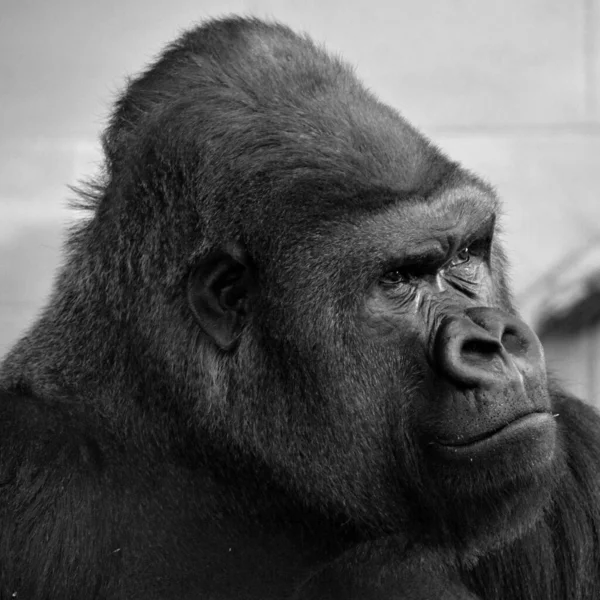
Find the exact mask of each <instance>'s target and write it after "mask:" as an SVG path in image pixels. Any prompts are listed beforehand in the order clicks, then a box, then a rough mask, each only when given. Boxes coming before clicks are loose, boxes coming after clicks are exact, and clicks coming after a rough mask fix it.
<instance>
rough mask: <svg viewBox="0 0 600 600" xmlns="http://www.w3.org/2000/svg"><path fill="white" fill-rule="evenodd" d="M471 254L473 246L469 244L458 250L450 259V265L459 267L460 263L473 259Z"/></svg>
mask: <svg viewBox="0 0 600 600" xmlns="http://www.w3.org/2000/svg"><path fill="white" fill-rule="evenodd" d="M471 256H472V253H471V248H470V247H469V246H466V247H465V248H463V249H462V250H460V251H459V252H457V253H456V254H455V256H454V257H453V258H452V259H451V260H450V266H451V267H457V266H458V265H463V264H465V263H468V262H469V260H471Z"/></svg>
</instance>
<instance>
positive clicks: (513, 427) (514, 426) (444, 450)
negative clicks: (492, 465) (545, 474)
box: [433, 413, 556, 459]
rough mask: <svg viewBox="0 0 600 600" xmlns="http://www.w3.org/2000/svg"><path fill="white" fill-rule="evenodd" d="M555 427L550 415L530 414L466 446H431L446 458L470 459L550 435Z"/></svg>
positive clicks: (435, 444) (437, 443)
mask: <svg viewBox="0 0 600 600" xmlns="http://www.w3.org/2000/svg"><path fill="white" fill-rule="evenodd" d="M555 426H556V423H555V420H554V417H553V416H552V415H551V414H550V413H530V414H528V415H525V416H524V417H521V418H519V419H516V420H514V421H512V422H511V423H508V425H505V426H504V427H502V429H499V430H497V431H495V432H493V433H491V434H490V435H489V436H488V437H484V438H483V439H479V440H477V441H475V442H470V443H466V444H447V443H446V444H442V443H440V442H434V443H433V446H435V447H436V450H438V452H440V453H441V454H443V455H445V456H446V457H447V458H456V459H460V458H470V457H473V456H474V455H478V454H481V453H485V452H487V451H489V450H492V449H496V448H497V447H498V446H505V445H507V444H512V443H515V442H518V441H519V440H521V439H523V438H533V437H539V436H545V435H548V434H550V433H551V432H552V431H553V430H554V428H555Z"/></svg>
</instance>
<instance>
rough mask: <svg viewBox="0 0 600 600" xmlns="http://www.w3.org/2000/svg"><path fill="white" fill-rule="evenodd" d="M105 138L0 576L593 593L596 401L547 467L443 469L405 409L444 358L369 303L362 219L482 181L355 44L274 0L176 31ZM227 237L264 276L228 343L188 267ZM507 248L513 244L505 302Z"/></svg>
mask: <svg viewBox="0 0 600 600" xmlns="http://www.w3.org/2000/svg"><path fill="white" fill-rule="evenodd" d="M104 150H105V155H106V168H105V173H104V175H103V177H101V178H100V180H99V181H98V182H97V183H96V184H94V185H92V186H90V188H89V189H88V191H87V192H86V193H85V194H84V196H85V198H84V204H85V205H86V207H87V208H89V209H90V210H92V211H93V213H92V216H91V217H90V218H89V219H88V220H86V221H85V222H84V223H83V224H82V225H80V226H78V227H77V229H76V230H75V231H73V232H72V234H71V237H70V239H69V242H68V248H67V250H68V253H67V260H66V264H65V266H64V267H63V268H62V269H61V271H60V274H59V276H58V278H57V281H56V284H55V287H54V292H53V295H52V298H51V300H50V302H49V303H48V305H47V307H46V308H45V309H44V311H43V313H42V314H41V316H40V318H39V319H38V321H37V322H36V323H35V325H34V326H33V327H32V329H31V330H30V331H29V332H28V333H27V334H26V335H25V336H24V337H23V338H22V339H21V341H20V342H19V343H18V344H17V345H16V346H15V348H14V349H13V350H12V352H11V353H10V354H9V356H8V357H7V358H6V360H5V362H4V364H3V366H2V371H1V372H2V377H1V381H2V386H3V389H4V390H5V391H4V392H3V393H2V396H1V397H0V594H1V598H2V599H4V598H10V597H12V595H13V593H15V592H16V593H17V594H18V595H17V596H15V597H17V598H27V599H36V600H37V599H40V600H41V599H46V598H61V599H70V598H73V599H75V598H90V599H92V598H127V599H132V598H143V599H145V600H148V599H153V598H178V599H183V598H215V599H220V598H222V599H226V598H236V599H237V598H256V599H261V600H266V599H268V598H277V599H279V598H294V599H296V600H301V599H309V598H322V599H325V598H331V599H333V598H357V599H358V598H361V599H365V600H368V599H369V598H370V599H372V600H375V599H378V598H381V599H383V598H387V599H389V598H395V599H396V600H401V599H410V598H412V599H413V600H417V599H420V598H447V599H448V600H451V599H453V598H454V599H460V598H462V599H463V600H466V599H468V598H473V597H474V596H473V595H472V593H475V594H480V595H481V597H483V598H486V599H488V598H499V599H500V598H503V599H506V598H511V599H513V598H514V599H521V600H526V599H527V600H529V599H533V598H539V599H540V600H542V599H543V600H547V599H549V598H552V599H555V600H563V599H564V598H569V599H573V600H584V599H585V600H593V599H596V598H599V597H600V572H599V569H600V567H599V565H600V539H599V532H598V526H599V524H600V439H599V433H600V420H599V418H598V416H597V415H596V413H595V412H593V411H592V410H591V409H589V408H588V407H586V406H584V405H583V404H582V403H581V402H579V401H577V400H574V399H570V398H565V397H563V395H562V394H561V393H559V392H551V393H552V399H553V407H554V410H555V412H557V413H559V417H558V429H559V432H558V446H557V452H556V457H555V462H554V466H553V469H552V470H551V471H549V472H543V473H540V475H539V477H536V478H534V481H533V482H530V483H529V484H528V485H530V487H527V486H526V485H525V484H524V483H521V482H520V481H519V480H517V481H516V482H511V483H510V485H507V486H506V488H503V490H502V492H501V493H498V491H497V490H495V489H493V486H491V484H490V483H489V481H488V479H487V477H488V475H487V474H488V470H482V471H481V472H480V473H477V472H475V473H467V474H465V477H464V478H460V479H456V478H453V477H454V476H453V475H452V474H447V473H446V472H445V471H444V469H440V470H439V471H435V472H434V473H433V474H432V473H430V472H429V470H428V469H429V465H427V464H426V459H425V458H424V456H423V451H422V449H420V448H419V445H418V442H417V440H416V436H415V434H414V432H413V430H412V428H411V423H412V421H411V419H412V417H411V410H412V406H413V405H414V404H416V403H418V402H421V401H422V400H423V398H426V397H427V394H428V390H427V385H428V384H427V379H426V377H425V376H424V375H423V372H424V371H423V370H422V369H421V368H420V366H419V363H418V361H414V360H413V357H411V355H410V352H407V351H403V352H396V353H394V355H391V354H381V352H380V351H378V350H376V346H375V345H373V344H371V343H370V342H368V341H364V340H363V339H362V338H361V334H360V331H359V329H358V327H357V326H356V324H355V323H353V322H352V321H351V320H350V319H349V315H350V314H352V310H351V309H353V308H356V303H357V302H358V300H357V298H358V291H357V290H358V289H360V286H359V282H361V281H363V280H364V279H365V278H366V273H367V271H368V269H369V268H370V267H371V265H370V263H369V262H368V261H369V260H375V258H376V257H374V256H373V257H371V254H370V249H371V246H370V243H371V240H369V239H365V237H364V236H362V237H361V234H360V232H361V229H362V227H363V223H366V222H367V221H368V219H369V218H370V217H371V216H372V215H377V214H381V213H382V211H385V210H386V208H387V207H388V206H390V205H393V204H394V203H397V202H400V201H402V200H403V199H404V198H407V199H410V198H413V197H414V194H415V193H416V192H418V194H419V196H420V197H422V198H423V199H427V198H428V197H429V196H431V195H433V194H436V193H441V192H443V191H444V190H451V189H453V187H454V186H455V185H457V182H458V183H461V184H465V185H466V184H472V185H473V186H476V187H477V188H478V189H482V190H487V188H485V186H483V184H481V183H480V182H478V181H477V180H476V179H475V178H474V177H472V176H470V175H469V174H467V173H465V172H464V171H462V170H461V169H460V168H459V167H458V166H457V165H456V164H454V163H452V162H450V161H449V160H447V159H446V158H445V157H444V156H443V155H442V154H441V153H439V152H438V151H437V150H436V149H435V148H434V147H433V146H432V145H430V144H429V143H428V142H427V141H426V140H425V139H424V138H423V137H422V136H421V135H420V134H418V133H417V132H416V131H415V130H414V129H413V128H412V127H411V126H410V125H409V124H408V123H406V121H404V120H403V119H402V118H400V117H399V116H398V115H397V113H395V112H394V111H392V110H391V109H390V108H388V107H387V106H385V105H382V104H381V103H379V102H378V101H377V100H376V99H375V98H374V97H373V96H372V95H371V94H370V93H369V92H367V91H366V90H365V89H364V88H363V87H362V86H361V85H360V84H359V83H358V82H357V80H356V79H355V77H354V76H353V74H352V72H351V71H350V70H349V69H348V67H347V66H346V65H345V64H343V63H342V62H340V61H338V60H335V59H332V58H331V57H329V56H328V55H326V54H325V53H324V51H322V50H321V49H319V48H318V47H316V46H315V45H314V44H313V43H312V42H311V41H309V40H308V39H306V38H303V37H299V36H297V35H295V34H293V33H292V32H291V31H290V30H288V29H287V28H285V27H282V26H280V25H271V24H265V23H262V22H260V21H255V20H243V19H227V20H222V21H213V22H210V23H207V24H206V25H204V26H203V27H200V28H198V29H194V30H192V31H190V32H188V33H187V34H185V35H184V36H183V37H182V38H181V39H179V40H178V41H177V42H176V43H175V44H173V45H172V46H170V47H169V48H168V49H167V51H166V52H165V53H164V55H163V56H162V58H161V59H160V60H159V61H158V62H157V63H156V64H154V65H153V66H152V67H151V68H150V69H149V70H148V71H147V72H146V73H145V74H143V75H142V76H141V77H139V78H137V79H135V80H134V81H132V82H131V83H130V85H129V87H128V89H127V91H126V93H125V94H124V95H123V96H122V97H121V99H120V100H119V101H118V103H117V106H116V109H115V112H114V114H113V117H112V119H111V122H110V125H109V127H108V130H107V132H106V134H105V137H104ZM487 192H489V190H487ZM411 201H412V200H411ZM334 232H335V233H334ZM229 241H241V242H242V243H243V245H244V247H245V248H246V249H247V250H248V253H249V255H250V256H251V257H252V259H253V261H254V263H255V267H256V271H257V273H258V281H259V284H260V289H261V294H260V296H259V297H258V298H256V299H255V301H254V305H253V311H252V314H251V316H250V319H249V322H248V323H246V325H245V327H244V330H243V332H242V334H241V336H240V339H239V345H238V346H237V347H236V349H235V351H233V352H221V351H220V350H218V349H217V348H216V347H215V345H214V344H212V343H211V341H210V340H208V339H207V337H206V336H205V335H204V334H203V332H202V330H201V329H200V328H199V327H198V324H197V323H196V321H195V319H194V316H193V314H192V313H191V312H190V310H189V307H188V305H187V302H186V284H187V278H188V274H189V273H190V271H191V270H192V269H193V268H194V267H195V266H196V265H197V264H198V262H199V261H202V260H203V259H204V258H205V257H208V256H211V255H212V254H213V253H215V252H221V251H222V250H223V245H224V243H225V242H229ZM503 263H504V259H503V257H502V254H501V249H500V248H498V247H495V248H494V253H493V257H492V266H493V271H494V289H495V299H494V303H495V304H496V305H497V306H500V307H503V308H504V309H505V310H506V311H512V308H511V304H510V296H509V293H508V290H507V287H506V284H505V281H504V274H503ZM423 369H424V367H423ZM390 380H393V381H394V382H395V385H397V386H398V387H397V389H398V390H399V392H401V393H402V394H401V398H400V399H399V398H398V397H393V398H392V397H389V396H386V395H385V394H382V390H387V388H385V387H383V385H384V384H383V383H382V382H388V381H390ZM543 393H545V391H544V392H543ZM522 460H523V461H526V460H527V456H522ZM499 462H501V461H499ZM512 467H513V465H511V464H510V463H507V464H505V465H503V464H500V465H496V466H495V467H494V468H495V469H496V471H497V472H499V473H507V474H509V473H510V470H511V468H512ZM399 475H400V476H399ZM507 476H508V475H507ZM438 485H439V486H440V487H437V486H438ZM452 486H456V489H457V494H456V499H453V498H452V495H451V494H449V493H448V492H447V491H448V490H449V489H450V490H451V489H453V488H452ZM441 490H445V491H441ZM458 490H460V493H461V494H463V495H460V498H459V493H458ZM464 494H466V495H471V496H473V497H477V498H478V500H477V501H474V502H473V504H468V503H465V502H464ZM468 590H470V591H468Z"/></svg>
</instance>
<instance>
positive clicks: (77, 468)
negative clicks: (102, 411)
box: [0, 390, 106, 495]
mask: <svg viewBox="0 0 600 600" xmlns="http://www.w3.org/2000/svg"><path fill="white" fill-rule="evenodd" d="M91 420H92V417H91V416H90V415H86V414H85V413H84V412H83V411H82V410H81V408H80V407H78V406H77V403H76V402H65V401H55V400H48V399H42V398H37V397H35V396H33V395H29V394H23V393H14V392H8V391H2V390H0V495H2V491H3V490H2V488H4V491H6V488H7V486H8V488H11V487H13V486H16V487H18V488H19V489H25V488H28V489H30V490H31V491H32V492H33V491H34V490H35V488H37V487H39V486H41V485H47V484H49V483H50V482H51V481H53V482H54V484H55V485H58V486H64V485H65V484H67V483H68V481H69V480H71V479H72V478H73V477H81V476H85V477H88V478H90V477H91V478H97V477H99V476H100V475H101V473H102V471H103V469H104V463H105V458H106V457H105V454H104V452H103V447H105V445H106V444H105V442H106V440H105V439H103V438H105V437H106V434H105V433H101V432H102V428H101V427H97V426H96V427H93V428H91V427H90V421H91ZM91 432H93V433H91Z"/></svg>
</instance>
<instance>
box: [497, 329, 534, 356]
mask: <svg viewBox="0 0 600 600" xmlns="http://www.w3.org/2000/svg"><path fill="white" fill-rule="evenodd" d="M502 346H504V349H505V350H506V351H507V352H508V353H509V354H511V355H512V356H521V355H523V354H525V353H526V352H527V347H528V344H527V341H526V340H525V339H524V338H523V336H520V335H519V334H518V333H517V332H516V331H515V330H514V329H510V328H507V329H506V331H505V332H504V334H503V335H502Z"/></svg>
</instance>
